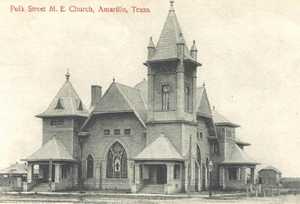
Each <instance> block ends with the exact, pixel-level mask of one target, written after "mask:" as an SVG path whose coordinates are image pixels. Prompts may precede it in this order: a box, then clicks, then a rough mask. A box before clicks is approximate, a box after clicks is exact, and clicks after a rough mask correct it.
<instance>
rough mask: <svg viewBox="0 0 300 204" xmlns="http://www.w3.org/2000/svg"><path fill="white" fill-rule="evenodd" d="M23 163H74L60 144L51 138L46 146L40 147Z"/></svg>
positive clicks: (54, 137)
mask: <svg viewBox="0 0 300 204" xmlns="http://www.w3.org/2000/svg"><path fill="white" fill-rule="evenodd" d="M23 160H24V161H49V160H54V161H55V160H56V161H75V159H74V158H73V157H72V155H71V154H70V153H69V152H68V150H67V148H66V147H65V146H64V145H63V144H62V142H61V141H60V140H59V139H57V138H56V136H53V137H52V138H51V139H50V140H49V141H48V142H47V143H46V144H44V145H43V146H42V147H40V148H39V149H38V150H37V151H36V152H34V153H33V154H32V155H30V156H29V157H27V158H26V159H23Z"/></svg>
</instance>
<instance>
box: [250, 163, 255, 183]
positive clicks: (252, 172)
mask: <svg viewBox="0 0 300 204" xmlns="http://www.w3.org/2000/svg"><path fill="white" fill-rule="evenodd" d="M250 170H251V174H250V175H251V177H250V178H251V180H250V182H251V184H255V181H254V167H252V168H250Z"/></svg>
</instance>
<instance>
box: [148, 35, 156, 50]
mask: <svg viewBox="0 0 300 204" xmlns="http://www.w3.org/2000/svg"><path fill="white" fill-rule="evenodd" d="M148 48H155V45H154V42H153V39H152V37H150V38H149V44H148Z"/></svg>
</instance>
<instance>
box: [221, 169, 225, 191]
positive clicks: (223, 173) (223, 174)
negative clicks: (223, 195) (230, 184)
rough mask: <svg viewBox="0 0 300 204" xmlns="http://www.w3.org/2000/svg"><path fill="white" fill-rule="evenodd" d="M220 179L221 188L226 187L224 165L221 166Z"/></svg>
mask: <svg viewBox="0 0 300 204" xmlns="http://www.w3.org/2000/svg"><path fill="white" fill-rule="evenodd" d="M221 180H222V184H223V185H222V188H223V189H225V188H226V167H225V166H224V167H222V175H221Z"/></svg>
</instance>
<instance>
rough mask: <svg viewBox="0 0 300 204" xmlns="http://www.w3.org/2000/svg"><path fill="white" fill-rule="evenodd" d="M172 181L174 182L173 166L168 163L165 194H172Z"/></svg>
mask: <svg viewBox="0 0 300 204" xmlns="http://www.w3.org/2000/svg"><path fill="white" fill-rule="evenodd" d="M173 180H174V164H173V163H168V164H167V185H166V187H167V188H166V189H165V193H172V192H174V190H175V189H174V188H173Z"/></svg>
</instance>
